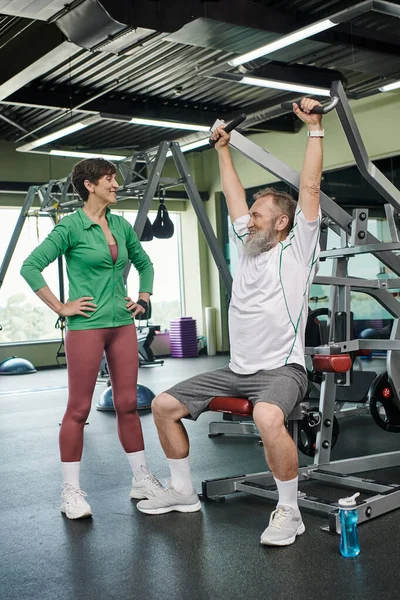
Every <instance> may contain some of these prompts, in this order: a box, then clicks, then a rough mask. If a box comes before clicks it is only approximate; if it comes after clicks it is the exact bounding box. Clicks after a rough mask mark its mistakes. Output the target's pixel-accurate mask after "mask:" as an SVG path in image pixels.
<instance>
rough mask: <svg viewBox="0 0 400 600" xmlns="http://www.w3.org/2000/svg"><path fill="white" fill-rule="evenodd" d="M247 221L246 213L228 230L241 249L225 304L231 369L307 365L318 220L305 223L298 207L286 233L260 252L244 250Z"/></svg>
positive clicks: (250, 370)
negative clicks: (310, 294) (306, 328)
mask: <svg viewBox="0 0 400 600" xmlns="http://www.w3.org/2000/svg"><path fill="white" fill-rule="evenodd" d="M249 220H250V217H249V215H244V216H243V217H239V218H238V219H236V221H235V222H234V223H233V224H232V226H231V228H230V232H229V235H230V237H231V238H232V240H233V241H234V242H235V244H236V246H237V248H238V252H239V264H238V269H237V272H236V275H235V277H234V279H233V286H232V298H231V302H230V307H229V332H230V345H231V360H230V363H229V367H230V368H231V369H232V371H234V372H235V373H239V374H241V375H246V374H250V373H256V372H257V371H260V370H262V369H264V370H270V369H277V368H278V367H283V366H284V365H286V364H290V363H297V364H299V365H302V366H305V361H304V334H305V327H306V323H307V314H308V297H309V289H310V285H311V283H312V280H313V278H314V274H315V269H316V262H317V258H318V254H319V233H320V221H321V218H320V216H319V217H318V219H316V220H315V221H306V219H305V217H304V216H303V213H302V212H301V210H298V212H297V213H296V216H295V221H294V225H293V228H292V230H291V231H290V233H289V235H288V237H287V238H286V239H285V240H284V241H282V242H279V243H278V244H277V245H276V246H275V247H274V248H273V249H272V250H269V251H268V252H262V253H261V254H259V255H258V256H249V255H248V254H247V253H246V252H245V250H244V246H245V244H246V239H247V235H249V231H248V228H247V224H248V222H249Z"/></svg>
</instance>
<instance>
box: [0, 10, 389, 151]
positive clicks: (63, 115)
mask: <svg viewBox="0 0 400 600" xmlns="http://www.w3.org/2000/svg"><path fill="white" fill-rule="evenodd" d="M262 4H263V5H264V7H265V8H266V10H268V7H272V8H274V9H277V10H279V11H282V12H283V11H284V12H290V13H292V14H293V15H294V16H296V15H302V16H303V17H304V16H305V15H308V17H309V18H311V19H312V20H313V21H316V20H319V19H321V18H324V17H326V16H329V15H331V14H333V13H335V12H337V11H339V10H343V9H345V8H349V7H351V6H353V5H354V2H352V1H331V2H329V1H328V2H321V1H319V0H310V1H304V2H301V1H299V0H284V1H279V2H278V1H269V0H264V1H263V2H262ZM394 4H396V5H400V0H397V1H396V2H394ZM29 23H30V21H29V20H27V19H20V18H18V17H10V16H2V15H0V61H1V47H2V43H7V41H8V40H9V38H10V36H12V35H13V34H18V32H19V31H21V30H22V29H23V27H26V25H27V24H29ZM197 26H198V32H197V34H196V21H195V22H194V23H191V24H190V27H189V26H188V27H189V29H188V31H191V32H192V33H191V34H190V35H187V34H186V33H185V28H184V29H183V30H181V32H177V33H176V34H172V35H169V36H166V34H162V33H160V34H159V35H149V38H148V41H146V40H144V41H143V40H141V42H140V43H139V44H133V46H132V47H130V43H129V32H127V33H125V36H124V40H125V43H126V48H129V51H127V52H126V53H125V54H124V53H123V52H122V53H119V54H109V53H107V52H106V49H107V47H105V48H104V50H105V51H101V50H98V51H95V52H91V51H87V50H83V49H82V51H80V52H78V53H77V54H76V55H75V56H73V57H72V58H71V59H70V60H69V61H64V62H63V63H61V64H59V65H58V66H57V67H55V68H53V69H52V70H51V71H50V72H48V73H47V74H46V75H44V76H43V77H41V78H39V79H36V80H35V81H33V82H32V83H30V84H28V85H26V86H25V88H23V89H22V90H21V95H23V98H24V102H25V103H26V104H30V103H31V102H30V101H29V97H30V94H31V95H32V98H34V100H32V104H35V105H40V106H44V104H43V105H42V104H41V103H39V102H38V101H37V98H38V94H40V93H42V95H43V98H48V104H49V105H51V103H52V95H53V94H54V93H56V92H57V93H61V94H62V95H63V96H64V107H65V108H68V107H69V108H71V109H73V108H74V107H76V106H77V104H79V103H80V102H82V99H86V101H89V100H90V99H91V98H92V97H94V96H96V95H98V94H101V93H102V92H104V94H103V100H104V102H103V105H104V104H105V105H107V101H109V103H110V106H111V105H112V103H113V101H114V100H116V101H118V102H119V103H120V104H122V103H125V105H126V106H127V110H128V112H129V105H131V106H132V113H131V115H130V116H132V117H134V116H137V115H136V114H135V111H137V110H138V107H140V106H142V107H143V111H142V112H143V114H144V115H145V114H146V111H147V109H149V110H150V108H151V111H153V110H154V106H155V107H156V108H157V110H158V111H159V116H160V118H162V114H163V110H164V108H166V107H168V109H170V110H175V112H176V118H177V119H179V118H181V119H182V120H185V117H184V114H185V110H186V109H187V110H189V109H193V110H194V111H195V112H194V113H191V114H192V115H194V117H195V118H196V122H198V123H200V124H207V125H209V124H211V123H212V122H213V121H214V120H215V118H216V117H217V116H223V115H224V114H226V113H231V114H234V113H235V112H239V111H241V110H244V111H247V112H251V111H252V110H253V109H257V110H258V109H260V107H262V104H263V103H265V105H266V106H267V105H270V104H271V103H274V102H276V104H277V105H278V104H279V102H280V100H281V98H282V96H283V95H285V96H287V93H285V92H283V93H280V92H277V91H274V90H267V89H264V88H256V87H250V86H244V85H241V84H239V83H233V82H227V81H221V80H216V79H211V78H205V77H203V76H202V75H201V73H202V72H203V71H205V70H206V69H208V68H209V67H211V66H213V65H215V64H222V63H224V62H225V61H227V60H229V59H230V58H231V57H233V56H234V52H235V53H238V52H246V51H248V50H251V49H253V48H255V47H258V46H260V45H262V44H265V43H267V42H268V41H269V40H271V39H274V38H276V37H279V34H277V33H276V32H265V31H261V30H256V29H252V28H249V27H245V26H238V25H231V24H229V23H222V22H210V21H207V20H206V19H200V20H198V23H197ZM206 30H207V36H205V33H204V32H205V31H206ZM341 31H342V33H344V34H348V35H349V36H350V38H349V39H350V44H349V45H347V44H345V43H343V42H337V43H331V42H326V41H321V40H320V39H319V38H313V39H307V40H304V41H302V42H299V43H297V44H295V45H293V46H289V47H287V48H285V49H282V50H280V51H279V52H275V53H274V54H273V55H271V56H270V58H271V59H272V60H274V61H279V62H281V63H285V64H288V65H290V64H302V65H309V66H313V67H320V68H325V69H336V70H338V71H340V72H341V73H342V74H343V75H344V76H345V78H346V79H347V82H348V91H349V92H353V93H354V92H364V91H366V90H372V89H374V88H376V86H377V84H378V83H379V84H380V83H381V82H382V78H385V77H388V78H396V76H397V75H398V78H400V60H399V59H400V22H399V20H398V19H396V18H393V17H389V16H385V15H382V14H378V13H371V14H366V15H363V16H361V17H357V18H355V19H353V20H352V21H351V22H349V23H348V24H345V25H343V26H341ZM360 31H362V32H363V35H367V34H368V32H370V35H371V39H373V40H374V47H373V48H372V47H367V48H363V47H361V46H360V43H359V35H360ZM354 32H356V34H357V44H354V45H353V44H352V43H351V39H352V37H351V36H352V35H353V33H354ZM21 35H22V34H21ZM132 36H134V32H132ZM185 36H186V37H185ZM377 36H378V37H379V36H380V39H382V38H386V39H387V42H388V43H389V44H391V47H392V49H393V53H392V54H389V53H388V47H387V46H385V47H383V46H382V50H381V51H380V48H379V39H376V38H377ZM132 39H133V38H132ZM178 39H181V40H185V43H182V42H180V43H178V41H173V40H178ZM204 46H205V47H204ZM397 46H398V48H399V51H398V52H397V53H396V47H397ZM239 49H240V50H239ZM305 83H306V82H305ZM22 93H23V94H22ZM15 96H16V98H17V100H15V99H14V98H13V97H11V99H10V100H14V101H18V93H17V94H16V95H15ZM21 97H22V96H21ZM94 107H95V100H93V102H91V103H88V104H87V105H86V106H83V107H82V108H83V110H95V108H94ZM219 111H220V113H222V114H219ZM102 112H105V111H104V109H102ZM110 112H112V111H110ZM0 113H3V114H4V115H5V116H7V117H8V118H9V119H12V120H15V122H16V123H17V124H18V125H20V126H22V127H24V128H25V129H27V130H28V131H34V130H35V129H36V128H38V127H41V126H43V125H46V124H48V123H49V122H50V121H51V120H52V119H54V118H57V120H56V121H54V123H51V124H50V125H49V126H48V127H43V129H41V130H40V131H38V132H37V133H36V135H40V136H42V135H45V134H47V133H49V132H51V131H53V130H55V129H60V128H61V127H65V126H66V125H67V124H70V123H71V122H75V121H77V120H80V119H81V118H82V115H81V114H80V113H79V112H73V113H71V112H70V111H68V110H58V109H56V108H55V109H45V108H43V107H40V108H36V107H32V106H17V105H13V104H8V105H7V104H5V105H4V106H3V107H2V106H1V105H0ZM143 114H142V115H140V116H143ZM171 114H174V113H171ZM191 121H192V122H194V121H193V118H192V119H191ZM184 134H185V132H182V131H179V130H173V129H156V128H154V127H144V126H134V125H132V124H127V123H125V122H110V121H103V122H101V123H99V124H96V125H92V126H90V127H88V128H87V129H83V130H81V131H79V132H77V133H75V134H73V135H70V136H68V138H65V139H62V140H59V142H58V144H57V143H56V142H55V143H54V145H53V146H52V147H55V146H56V145H57V146H59V147H60V146H66V147H67V146H68V147H77V148H79V149H83V148H89V149H104V148H123V147H127V148H130V147H132V146H133V145H137V146H138V147H140V148H147V147H150V146H151V147H153V146H154V145H156V144H157V143H158V142H159V141H161V140H163V139H174V138H178V137H179V136H180V135H184ZM21 135H22V132H21V131H20V130H17V129H16V128H15V127H13V126H12V125H10V124H8V123H6V122H4V121H3V120H0V138H2V139H5V140H10V141H16V140H17V139H20V138H21ZM33 139H34V137H31V138H25V139H24V142H23V143H26V142H27V141H31V140H33ZM21 143H22V142H21Z"/></svg>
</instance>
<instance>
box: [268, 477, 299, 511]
mask: <svg viewBox="0 0 400 600" xmlns="http://www.w3.org/2000/svg"><path fill="white" fill-rule="evenodd" d="M274 479H275V483H276V487H277V488H278V495H279V498H278V505H282V504H284V505H285V506H290V507H291V508H293V509H294V510H299V505H298V503H297V490H298V483H299V478H298V477H295V478H294V479H290V480H289V481H280V480H279V479H277V478H276V477H274Z"/></svg>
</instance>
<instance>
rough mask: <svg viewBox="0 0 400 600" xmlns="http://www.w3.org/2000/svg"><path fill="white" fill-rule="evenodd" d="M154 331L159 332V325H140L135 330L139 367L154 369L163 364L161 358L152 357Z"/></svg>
mask: <svg viewBox="0 0 400 600" xmlns="http://www.w3.org/2000/svg"><path fill="white" fill-rule="evenodd" d="M156 331H160V325H140V326H138V328H137V340H138V354H139V367H155V366H156V365H159V366H162V365H163V364H164V360H163V359H162V358H155V357H154V354H153V351H152V349H151V344H152V342H153V340H154V338H155V336H156Z"/></svg>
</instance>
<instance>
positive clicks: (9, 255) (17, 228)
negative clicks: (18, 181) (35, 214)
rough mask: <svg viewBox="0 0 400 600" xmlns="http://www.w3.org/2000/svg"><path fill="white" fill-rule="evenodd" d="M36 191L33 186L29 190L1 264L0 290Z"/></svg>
mask: <svg viewBox="0 0 400 600" xmlns="http://www.w3.org/2000/svg"><path fill="white" fill-rule="evenodd" d="M36 191H37V187H36V186H33V185H31V186H30V188H29V189H28V193H27V195H26V196H25V201H24V203H23V205H22V208H21V212H20V213H19V217H18V220H17V222H16V224H15V228H14V231H13V234H12V236H11V240H10V243H9V244H8V248H7V250H6V253H5V255H4V258H3V262H2V263H1V267H0V288H1V286H2V285H3V281H4V277H5V275H6V272H7V269H8V266H9V264H10V261H11V259H12V255H13V254H14V250H15V246H16V245H17V242H18V239H19V236H20V235H21V231H22V228H23V226H24V223H25V219H26V214H27V212H28V210H29V209H30V208H31V206H32V204H33V201H34V199H35V196H36Z"/></svg>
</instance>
